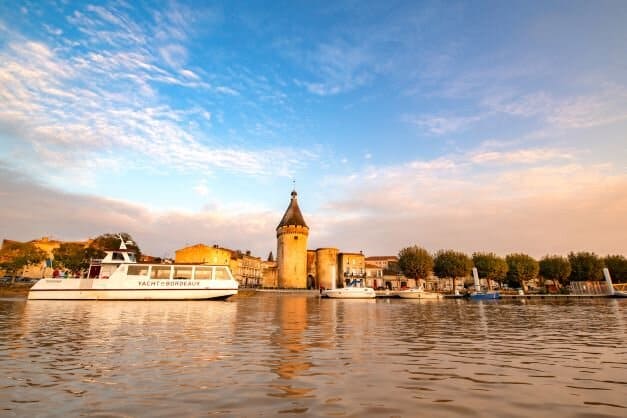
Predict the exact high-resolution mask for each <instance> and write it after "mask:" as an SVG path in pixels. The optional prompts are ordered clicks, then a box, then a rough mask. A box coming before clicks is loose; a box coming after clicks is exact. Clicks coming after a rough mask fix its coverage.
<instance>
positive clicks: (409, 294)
mask: <svg viewBox="0 0 627 418" xmlns="http://www.w3.org/2000/svg"><path fill="white" fill-rule="evenodd" d="M398 296H399V297H401V298H403V299H441V298H442V295H441V294H439V293H436V292H427V291H425V290H424V288H423V287H422V286H420V287H415V288H412V289H405V290H401V291H400V292H398Z"/></svg>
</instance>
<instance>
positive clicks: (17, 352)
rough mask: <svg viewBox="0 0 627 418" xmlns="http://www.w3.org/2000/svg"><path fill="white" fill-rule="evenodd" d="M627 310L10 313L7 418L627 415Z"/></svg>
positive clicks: (581, 305)
mask: <svg viewBox="0 0 627 418" xmlns="http://www.w3.org/2000/svg"><path fill="white" fill-rule="evenodd" d="M626 327H627V301H626V300H605V299H603V300H576V301H559V302H551V301H546V300H545V301H538V302H529V301H498V302H469V301H463V300H444V301H413V300H376V301H370V300H333V299H323V300H320V299H318V298H317V297H307V296H287V295H277V294H261V295H255V296H250V297H241V296H238V297H237V298H233V299H231V300H230V301H227V302H157V301H153V302H136V301H133V302H114V301H111V302H103V301H99V302H93V301H85V302H57V301H28V302H26V301H24V300H10V299H5V300H0V373H1V374H0V415H7V416H81V415H83V416H155V417H156V416H163V417H171V416H211V415H220V416H277V415H305V416H359V417H361V416H381V417H394V416H405V417H413V416H428V417H431V416H499V417H519V416H551V417H563V416H572V417H589V416H617V417H625V416H627V344H626V341H627V340H626V336H627V333H626Z"/></svg>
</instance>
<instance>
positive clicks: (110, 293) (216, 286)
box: [28, 241, 238, 300]
mask: <svg viewBox="0 0 627 418" xmlns="http://www.w3.org/2000/svg"><path fill="white" fill-rule="evenodd" d="M237 289H238V283H237V281H236V280H235V279H234V278H233V276H232V274H231V271H230V269H229V267H228V266H223V265H220V266H211V265H204V264H203V265H190V264H139V263H137V261H136V260H135V254H134V253H132V252H130V251H128V250H127V248H126V245H125V243H124V241H122V242H121V244H120V249H119V250H116V251H106V256H105V258H103V259H102V260H98V261H93V262H92V264H91V265H90V267H89V272H88V274H87V277H86V278H60V277H52V278H43V279H41V280H39V281H38V282H37V283H35V285H33V287H31V289H30V292H29V293H28V299H58V300H189V299H226V298H228V297H230V296H232V295H235V294H237Z"/></svg>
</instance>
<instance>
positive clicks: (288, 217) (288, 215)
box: [277, 190, 308, 229]
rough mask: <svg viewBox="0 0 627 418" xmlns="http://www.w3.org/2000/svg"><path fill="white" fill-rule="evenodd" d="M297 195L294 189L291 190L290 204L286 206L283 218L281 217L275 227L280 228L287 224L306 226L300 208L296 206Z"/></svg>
mask: <svg viewBox="0 0 627 418" xmlns="http://www.w3.org/2000/svg"><path fill="white" fill-rule="evenodd" d="M297 195H298V194H297V193H296V190H294V191H293V192H292V200H290V205H289V206H288V207H287V210H286V211H285V215H283V219H281V222H279V225H278V226H277V229H279V228H281V227H282V226H288V225H292V226H304V227H306V228H308V226H307V224H306V223H305V218H303V214H302V213H301V212H300V208H299V207H298V200H297V199H296V196H297Z"/></svg>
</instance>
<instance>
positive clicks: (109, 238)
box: [90, 232, 142, 259]
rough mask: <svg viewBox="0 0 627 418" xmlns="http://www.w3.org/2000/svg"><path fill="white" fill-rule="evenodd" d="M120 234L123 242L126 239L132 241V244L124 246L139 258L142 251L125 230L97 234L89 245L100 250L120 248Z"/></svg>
mask: <svg viewBox="0 0 627 418" xmlns="http://www.w3.org/2000/svg"><path fill="white" fill-rule="evenodd" d="M120 235H121V236H122V239H123V240H124V242H125V243H126V242H127V241H132V242H133V244H132V245H129V244H127V245H126V248H127V249H128V250H129V251H132V252H134V253H135V255H136V256H137V259H139V257H140V256H141V254H142V252H141V250H140V249H139V246H138V245H137V242H135V240H134V239H133V237H131V235H130V234H129V233H127V232H120V233H117V234H110V233H109V234H102V235H99V236H97V237H96V238H94V240H93V241H92V242H91V245H90V246H91V247H93V248H96V249H98V250H101V251H113V250H117V249H119V248H120Z"/></svg>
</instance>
